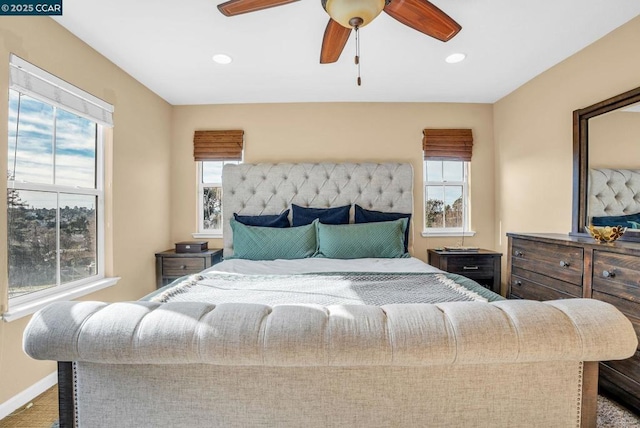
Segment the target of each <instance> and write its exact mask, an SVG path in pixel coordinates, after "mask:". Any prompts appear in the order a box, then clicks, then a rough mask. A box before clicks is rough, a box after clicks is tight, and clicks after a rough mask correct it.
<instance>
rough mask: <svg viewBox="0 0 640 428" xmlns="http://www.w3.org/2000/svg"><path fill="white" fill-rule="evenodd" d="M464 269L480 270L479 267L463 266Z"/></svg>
mask: <svg viewBox="0 0 640 428" xmlns="http://www.w3.org/2000/svg"><path fill="white" fill-rule="evenodd" d="M462 269H464V270H478V269H480V268H479V267H478V266H463V267H462Z"/></svg>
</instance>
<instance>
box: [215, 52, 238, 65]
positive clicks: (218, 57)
mask: <svg viewBox="0 0 640 428" xmlns="http://www.w3.org/2000/svg"><path fill="white" fill-rule="evenodd" d="M212 59H213V62H215V63H216V64H222V65H227V64H231V62H232V61H233V58H231V57H230V56H229V55H227V54H215V55H214V56H213V58H212Z"/></svg>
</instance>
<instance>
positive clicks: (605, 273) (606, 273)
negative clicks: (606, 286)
mask: <svg viewBox="0 0 640 428" xmlns="http://www.w3.org/2000/svg"><path fill="white" fill-rule="evenodd" d="M602 276H604V277H605V278H613V277H615V276H616V273H615V272H614V271H608V270H605V271H602Z"/></svg>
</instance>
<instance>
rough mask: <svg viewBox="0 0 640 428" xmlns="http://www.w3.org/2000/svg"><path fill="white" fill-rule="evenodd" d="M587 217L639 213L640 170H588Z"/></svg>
mask: <svg viewBox="0 0 640 428" xmlns="http://www.w3.org/2000/svg"><path fill="white" fill-rule="evenodd" d="M588 201H589V202H588V203H589V209H588V210H587V213H588V216H589V217H594V216H613V215H626V214H634V213H637V212H640V169H606V168H602V169H590V170H589V181H588Z"/></svg>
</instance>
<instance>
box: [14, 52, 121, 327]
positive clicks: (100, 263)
mask: <svg viewBox="0 0 640 428" xmlns="http://www.w3.org/2000/svg"><path fill="white" fill-rule="evenodd" d="M10 78H11V82H10V89H9V117H8V131H9V132H8V165H7V238H8V239H7V246H8V271H9V287H8V297H9V306H10V309H11V308H13V307H14V306H20V305H27V304H29V303H32V302H34V301H38V300H42V299H46V298H51V296H54V295H57V294H59V293H63V292H65V293H67V294H66V296H69V294H68V293H69V292H70V290H72V289H75V288H78V287H81V286H83V287H86V286H87V284H90V283H94V282H96V281H98V280H101V279H103V278H104V256H103V254H104V227H103V224H104V190H103V189H104V187H103V181H104V179H103V167H104V165H103V138H102V136H103V129H104V127H105V126H111V123H112V121H111V112H112V111H113V107H112V106H110V105H108V104H107V103H104V102H103V101H101V100H98V99H97V98H95V97H93V96H91V95H89V94H87V93H85V92H83V91H81V90H80V89H78V88H75V87H73V86H72V85H69V84H68V83H66V82H64V81H62V80H60V79H58V78H57V77H55V76H52V75H50V74H49V73H47V72H45V71H44V70H41V69H39V68H37V67H35V66H33V65H32V64H29V63H27V62H26V61H23V60H21V59H20V58H18V57H16V56H14V55H12V56H11V63H10ZM76 107H79V108H76ZM80 107H81V108H80ZM111 283H115V281H113V282H111ZM103 285H105V284H103ZM106 285H111V284H106ZM99 288H102V286H101V287H99ZM96 289H97V288H96ZM90 291H94V290H90ZM87 292H89V291H87ZM84 294H86V293H84ZM5 315H6V314H5ZM5 318H6V316H5Z"/></svg>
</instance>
